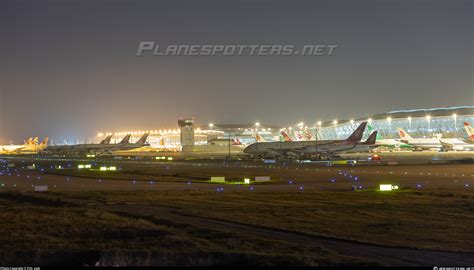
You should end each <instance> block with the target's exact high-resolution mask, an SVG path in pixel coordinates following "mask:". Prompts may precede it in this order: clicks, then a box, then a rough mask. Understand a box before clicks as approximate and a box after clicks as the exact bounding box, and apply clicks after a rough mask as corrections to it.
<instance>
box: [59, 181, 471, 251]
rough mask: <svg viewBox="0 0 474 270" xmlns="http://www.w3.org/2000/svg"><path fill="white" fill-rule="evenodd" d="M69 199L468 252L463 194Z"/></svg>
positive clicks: (467, 204)
mask: <svg viewBox="0 0 474 270" xmlns="http://www.w3.org/2000/svg"><path fill="white" fill-rule="evenodd" d="M68 195H69V196H79V197H82V198H89V199H91V198H92V199H94V198H95V199H97V198H100V199H102V200H106V201H114V202H132V201H133V202H136V203H144V204H149V205H169V206H176V207H178V209H179V211H181V212H184V213H188V214H193V215H198V216H205V217H210V218H216V219H222V220H229V221H235V222H240V223H247V224H255V225H261V226H266V227H270V228H280V229H286V230H294V231H300V232H305V233H309V234H317V235H328V236H335V237H340V238H347V239H353V240H358V241H364V242H371V243H379V244H386V245H394V246H408V247H415V248H427V249H439V250H459V251H474V248H473V246H472V243H473V242H474V235H473V234H472V228H471V226H466V225H467V223H469V221H470V220H473V218H474V192H472V191H469V190H451V191H447V190H426V191H396V192H388V193H382V192H377V191H362V192H330V191H324V192H314V191H312V192H300V193H297V194H295V193H285V192H277V193H270V192H258V193H251V192H228V193H211V192H195V191H187V192H173V191H168V192H145V191H143V192H107V193H104V192H94V193H92V192H91V193H85V194H83V193H80V194H79V193H73V194H68Z"/></svg>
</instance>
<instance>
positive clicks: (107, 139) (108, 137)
mask: <svg viewBox="0 0 474 270" xmlns="http://www.w3.org/2000/svg"><path fill="white" fill-rule="evenodd" d="M111 139H112V135H109V136H107V137H105V139H103V140H102V141H101V142H100V144H109V143H110V140H111Z"/></svg>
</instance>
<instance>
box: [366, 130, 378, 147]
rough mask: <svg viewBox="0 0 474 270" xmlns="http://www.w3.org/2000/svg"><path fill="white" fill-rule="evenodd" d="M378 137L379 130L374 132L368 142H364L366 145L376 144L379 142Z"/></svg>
mask: <svg viewBox="0 0 474 270" xmlns="http://www.w3.org/2000/svg"><path fill="white" fill-rule="evenodd" d="M377 135H378V131H377V130H376V131H374V132H372V133H371V134H370V136H369V138H367V140H366V141H365V142H364V144H369V145H372V144H375V142H376V141H377Z"/></svg>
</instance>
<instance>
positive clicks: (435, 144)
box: [397, 128, 443, 150]
mask: <svg viewBox="0 0 474 270" xmlns="http://www.w3.org/2000/svg"><path fill="white" fill-rule="evenodd" d="M397 131H398V135H399V136H400V141H401V142H403V143H406V144H410V145H413V147H414V148H415V149H420V150H423V149H434V148H436V149H441V148H442V147H443V146H442V145H441V143H440V141H439V140H440V139H441V138H440V137H438V138H412V137H411V136H410V134H408V133H407V132H406V131H405V130H404V129H403V128H397Z"/></svg>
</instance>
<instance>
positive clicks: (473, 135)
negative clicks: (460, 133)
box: [464, 122, 474, 140]
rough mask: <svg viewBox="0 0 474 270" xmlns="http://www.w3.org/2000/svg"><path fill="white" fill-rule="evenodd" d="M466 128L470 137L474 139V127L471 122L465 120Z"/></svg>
mask: <svg viewBox="0 0 474 270" xmlns="http://www.w3.org/2000/svg"><path fill="white" fill-rule="evenodd" d="M464 129H465V130H466V132H467V135H468V136H469V139H472V140H474V128H473V127H472V126H471V124H469V123H468V122H464Z"/></svg>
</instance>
